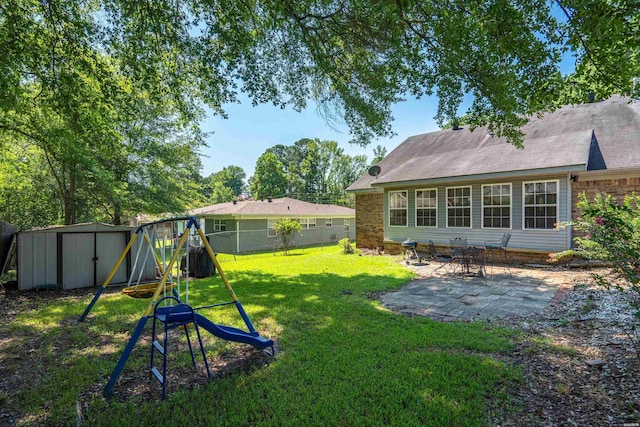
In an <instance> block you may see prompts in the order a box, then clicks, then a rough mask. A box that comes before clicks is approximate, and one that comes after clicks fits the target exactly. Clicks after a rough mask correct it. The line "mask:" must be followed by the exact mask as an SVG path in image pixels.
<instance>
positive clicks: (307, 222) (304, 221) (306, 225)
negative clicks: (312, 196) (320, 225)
mask: <svg viewBox="0 0 640 427" xmlns="http://www.w3.org/2000/svg"><path fill="white" fill-rule="evenodd" d="M296 221H298V222H299V223H300V225H301V226H302V229H303V230H311V229H314V228H316V226H317V221H316V218H298V219H296ZM311 224H313V227H311Z"/></svg>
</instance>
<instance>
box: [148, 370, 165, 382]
mask: <svg viewBox="0 0 640 427" xmlns="http://www.w3.org/2000/svg"><path fill="white" fill-rule="evenodd" d="M151 373H152V374H153V376H154V377H156V379H157V380H158V382H159V383H160V384H164V377H163V376H162V374H161V373H160V371H158V369H157V368H155V367H153V368H151Z"/></svg>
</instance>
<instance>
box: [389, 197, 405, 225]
mask: <svg viewBox="0 0 640 427" xmlns="http://www.w3.org/2000/svg"><path fill="white" fill-rule="evenodd" d="M391 193H405V195H406V199H407V207H406V208H404V210H405V211H406V212H407V223H406V224H405V225H391ZM393 209H398V210H399V209H401V208H393ZM387 216H388V223H389V227H394V228H407V227H409V191H408V190H393V191H389V193H387Z"/></svg>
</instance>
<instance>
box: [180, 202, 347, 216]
mask: <svg viewBox="0 0 640 427" xmlns="http://www.w3.org/2000/svg"><path fill="white" fill-rule="evenodd" d="M355 214H356V211H355V210H354V209H351V208H346V207H344V206H337V205H318V204H314V203H309V202H303V201H301V200H297V199H291V198H289V197H282V198H279V199H271V201H269V200H268V199H265V200H244V201H238V202H237V203H235V204H234V203H233V202H228V203H218V204H216V205H211V206H206V207H204V208H198V209H193V210H191V211H189V215H196V216H201V215H202V216H209V215H221V216H222V215H224V216H245V215H246V216H262V217H269V216H271V217H289V216H292V217H295V216H307V217H319V218H331V217H339V216H355Z"/></svg>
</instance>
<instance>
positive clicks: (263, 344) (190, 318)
mask: <svg viewBox="0 0 640 427" xmlns="http://www.w3.org/2000/svg"><path fill="white" fill-rule="evenodd" d="M177 222H186V226H185V229H184V232H183V233H182V236H180V237H179V239H178V238H177V237H176V238H175V239H174V238H173V236H172V238H171V239H170V242H171V243H170V244H167V239H166V238H165V236H164V234H163V231H164V230H165V228H166V227H165V226H166V225H171V229H173V225H174V223H177ZM191 235H198V236H199V237H200V239H201V241H202V244H203V245H204V250H205V251H206V253H207V254H208V256H209V258H210V260H211V262H212V263H213V266H214V268H215V269H216V270H217V272H218V274H219V275H220V278H221V279H222V281H223V283H224V285H225V287H226V289H227V291H228V293H229V295H230V297H231V301H228V302H220V303H216V304H210V305H206V306H201V307H192V306H191V305H189V269H190V265H189V264H190V260H192V256H190V255H191V252H193V251H191V249H200V251H201V249H202V248H201V247H200V248H196V247H191V238H190V237H191ZM139 238H142V239H144V243H145V244H144V245H143V244H139V245H138V246H137V248H138V249H137V251H136V257H135V260H134V262H133V267H132V269H131V274H130V275H129V281H128V283H127V286H126V287H125V288H124V289H123V290H122V292H123V293H124V294H126V295H128V296H131V297H134V298H151V301H150V303H149V305H148V307H147V309H146V311H145V312H144V314H143V316H142V317H141V318H140V320H139V321H138V324H137V326H136V327H135V329H134V331H133V333H132V335H131V338H130V339H129V342H128V343H127V345H126V347H125V349H124V351H123V352H122V354H121V356H120V359H119V361H118V363H117V365H116V366H115V368H114V370H113V372H112V373H111V377H110V378H109V381H108V383H107V385H106V386H105V389H104V391H103V395H104V396H105V397H106V396H109V395H110V394H111V393H112V392H113V388H114V386H115V384H116V382H117V380H118V378H119V376H120V374H121V372H122V370H123V369H124V366H125V364H126V362H127V360H128V358H129V356H130V355H131V352H132V351H133V349H134V347H135V345H136V343H137V342H138V340H139V339H140V336H141V335H142V333H143V330H144V327H145V325H146V323H147V321H148V320H150V319H152V320H153V328H152V336H151V338H152V340H151V341H152V345H151V356H150V367H149V370H150V374H151V375H152V376H153V377H155V378H156V379H157V380H158V382H159V383H160V384H161V385H162V398H163V399H164V398H165V397H166V390H167V339H168V332H169V331H170V330H172V329H175V328H180V327H181V328H182V329H184V332H185V335H186V338H187V344H188V347H189V352H190V353H191V360H192V362H193V367H194V368H196V359H195V354H194V351H193V347H192V344H191V339H190V337H189V326H190V325H193V329H195V331H196V335H197V339H198V344H199V346H200V352H201V353H202V358H203V359H204V365H205V369H206V371H207V376H208V377H209V378H211V373H210V371H209V365H208V362H207V357H206V354H205V351H204V347H203V344H202V338H201V335H200V329H204V330H206V331H207V332H209V333H211V334H213V335H214V336H216V337H218V338H222V339H224V340H228V341H234V342H239V343H244V344H250V345H252V346H253V347H255V348H258V349H260V350H264V351H265V352H267V353H268V354H270V355H273V354H274V351H275V350H274V347H273V340H270V339H267V338H265V337H262V336H261V335H260V334H259V333H258V332H257V331H256V330H255V328H254V326H253V324H252V323H251V320H250V319H249V316H248V315H247V313H246V312H245V310H244V308H243V307H242V304H241V303H240V301H239V300H238V298H237V296H236V294H235V292H234V291H233V289H232V288H231V285H230V284H229V281H228V280H227V277H226V276H225V274H224V272H223V270H222V268H221V267H220V264H219V262H218V260H217V259H216V256H215V254H214V251H213V249H212V248H211V246H210V245H209V242H208V241H207V238H206V236H205V235H204V233H203V231H202V230H201V228H200V224H199V223H198V220H197V219H196V218H195V217H178V218H169V219H163V220H160V221H155V222H150V223H147V224H144V225H141V226H139V227H138V228H137V229H136V231H135V233H134V234H133V235H132V236H131V239H130V241H129V243H128V244H127V246H126V247H125V249H124V251H123V252H122V254H121V255H120V258H119V259H118V261H117V263H116V265H115V266H114V267H113V269H112V271H111V273H110V275H109V276H108V277H107V278H106V280H105V281H104V283H103V284H102V286H101V287H100V288H98V290H97V291H96V293H95V295H94V297H93V299H92V300H91V302H90V303H89V305H88V306H87V308H86V309H85V311H84V313H82V315H81V316H80V317H79V319H78V321H80V322H83V321H84V320H85V319H86V317H87V315H88V314H89V312H90V311H91V309H92V307H93V306H94V305H95V303H96V301H97V300H98V298H99V297H100V295H101V294H102V293H103V292H104V290H105V289H106V288H107V286H108V285H109V282H110V281H111V279H112V277H113V275H114V274H115V273H116V271H117V270H118V268H119V267H120V264H122V262H123V261H124V260H125V259H126V257H127V255H128V254H129V252H130V251H131V248H132V246H133V244H134V242H135V241H136V239H139ZM176 240H177V241H176ZM143 247H145V248H146V250H144V251H143V249H142V248H143ZM183 248H184V249H186V256H185V257H184V258H183V259H182V260H181V261H182V263H181V264H182V265H181V266H179V268H178V264H177V263H178V262H179V261H178V257H179V256H180V254H181V251H182V249H183ZM156 249H158V252H160V254H158V253H157V252H156ZM143 252H144V253H143ZM167 252H168V253H169V256H167ZM149 256H152V257H153V259H154V262H155V265H156V269H157V272H158V276H160V281H159V282H155V283H141V278H142V268H143V267H142V266H145V265H146V264H147V260H148V259H149ZM193 259H196V258H193ZM141 260H142V261H141ZM176 269H177V270H178V274H176V275H175V276H174V271H176ZM180 270H182V271H183V272H184V278H183V279H181V275H180V273H179V271H180ZM134 281H135V283H134ZM226 305H235V307H236V309H237V310H238V313H239V315H240V316H241V317H242V320H243V321H244V323H245V325H246V327H247V329H248V331H245V330H242V329H239V328H235V327H232V326H225V325H220V324H216V323H214V322H212V321H211V320H209V319H207V318H206V317H205V316H203V315H202V314H200V313H199V312H198V311H199V310H202V309H205V308H212V307H220V306H226ZM159 324H160V325H162V330H163V339H162V342H160V341H159V340H157V339H156V334H157V333H158V329H159V328H158V325H159ZM156 353H157V354H159V355H161V356H162V368H161V370H160V369H158V368H157V367H156V366H154V363H155V358H156Z"/></svg>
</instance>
